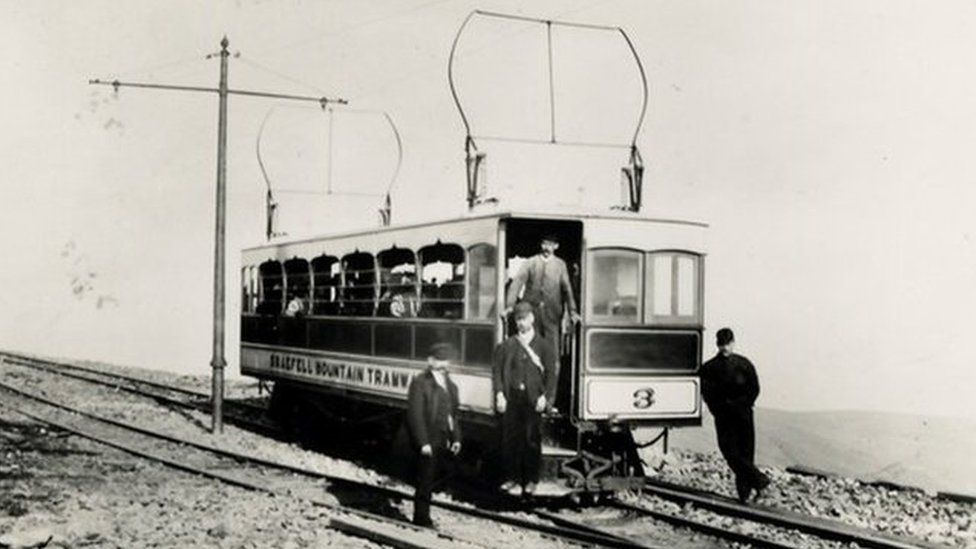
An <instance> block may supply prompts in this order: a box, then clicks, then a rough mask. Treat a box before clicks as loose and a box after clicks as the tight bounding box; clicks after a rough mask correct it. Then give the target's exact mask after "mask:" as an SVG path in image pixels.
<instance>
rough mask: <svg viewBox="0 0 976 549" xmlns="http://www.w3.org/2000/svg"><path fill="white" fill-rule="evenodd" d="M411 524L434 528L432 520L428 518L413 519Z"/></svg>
mask: <svg viewBox="0 0 976 549" xmlns="http://www.w3.org/2000/svg"><path fill="white" fill-rule="evenodd" d="M413 525H414V526H419V527H421V528H435V527H434V521H432V520H430V519H427V520H417V519H414V521H413Z"/></svg>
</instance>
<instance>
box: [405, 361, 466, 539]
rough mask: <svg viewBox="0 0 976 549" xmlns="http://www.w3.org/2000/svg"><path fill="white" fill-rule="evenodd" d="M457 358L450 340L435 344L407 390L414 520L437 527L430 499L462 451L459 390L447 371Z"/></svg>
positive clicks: (421, 524)
mask: <svg viewBox="0 0 976 549" xmlns="http://www.w3.org/2000/svg"><path fill="white" fill-rule="evenodd" d="M454 358H455V354H454V348H453V347H452V346H451V345H450V344H448V343H435V344H434V345H431V347H430V351H429V352H428V355H427V369H426V370H425V371H423V372H422V373H419V374H417V375H416V376H414V378H413V380H411V382H410V388H409V389H408V390H407V421H406V424H407V431H408V432H409V434H410V442H411V447H412V449H413V451H414V452H416V453H417V454H418V455H417V456H416V457H417V460H416V477H415V478H416V483H415V487H416V492H415V493H414V503H413V522H414V524H417V525H419V526H433V522H432V521H431V520H430V498H431V494H432V493H433V491H434V487H435V485H436V484H439V482H440V481H441V480H443V479H444V478H446V477H447V476H448V475H447V474H446V470H447V469H449V467H448V466H449V465H450V464H451V463H452V460H453V458H454V456H456V455H457V454H458V453H459V452H460V451H461V426H460V424H459V423H458V421H457V410H458V391H457V386H456V385H454V382H453V381H451V378H450V376H449V375H448V373H447V365H448V363H449V362H450V361H451V360H453V359H454Z"/></svg>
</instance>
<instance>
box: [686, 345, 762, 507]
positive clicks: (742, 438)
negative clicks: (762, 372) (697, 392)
mask: <svg viewBox="0 0 976 549" xmlns="http://www.w3.org/2000/svg"><path fill="white" fill-rule="evenodd" d="M715 337H716V344H717V346H718V349H719V352H718V354H717V355H715V357H714V358H712V359H711V360H709V361H708V362H706V363H705V364H703V365H702V367H701V374H700V375H701V386H702V398H703V399H704V400H705V404H707V405H708V409H709V411H711V412H712V415H713V416H714V417H715V433H716V435H717V437H718V448H719V450H721V452H722V456H723V457H725V461H726V463H728V464H729V468H730V469H732V472H733V473H734V474H735V489H736V492H737V493H738V495H739V501H741V502H743V503H745V502H746V501H748V499H749V495H750V493H751V492H752V491H753V490H755V491H756V493H757V495H758V493H759V492H761V491H762V490H763V489H765V488H766V487H767V486H769V477H767V476H766V475H765V474H763V472H762V471H760V470H759V469H758V468H757V467H756V465H755V463H753V459H754V457H755V449H756V431H755V426H754V425H753V419H752V405H753V403H755V402H756V397H758V396H759V378H758V377H757V376H756V368H755V367H754V366H753V365H752V362H749V359H748V358H746V357H744V356H742V355H737V354H735V353H734V352H733V350H734V348H735V335H734V334H733V333H732V330H730V329H729V328H722V329H721V330H719V331H718V333H717V334H715Z"/></svg>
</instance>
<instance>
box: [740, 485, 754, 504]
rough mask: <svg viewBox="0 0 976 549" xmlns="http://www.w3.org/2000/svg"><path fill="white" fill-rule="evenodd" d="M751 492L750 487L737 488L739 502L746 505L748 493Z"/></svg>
mask: <svg viewBox="0 0 976 549" xmlns="http://www.w3.org/2000/svg"><path fill="white" fill-rule="evenodd" d="M751 493H752V488H746V489H745V490H739V498H738V499H739V503H741V504H743V505H746V504H748V503H749V494H751Z"/></svg>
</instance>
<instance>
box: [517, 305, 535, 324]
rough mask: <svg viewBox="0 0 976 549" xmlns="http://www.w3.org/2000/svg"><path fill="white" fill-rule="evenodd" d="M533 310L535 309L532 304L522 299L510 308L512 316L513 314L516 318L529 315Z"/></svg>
mask: <svg viewBox="0 0 976 549" xmlns="http://www.w3.org/2000/svg"><path fill="white" fill-rule="evenodd" d="M534 312H535V311H534V310H533V309H532V305H531V304H529V303H526V302H524V301H519V302H518V303H516V304H515V307H513V308H512V316H514V317H515V319H516V320H518V319H520V318H524V317H526V316H529V315H530V314H532V313H534Z"/></svg>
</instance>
